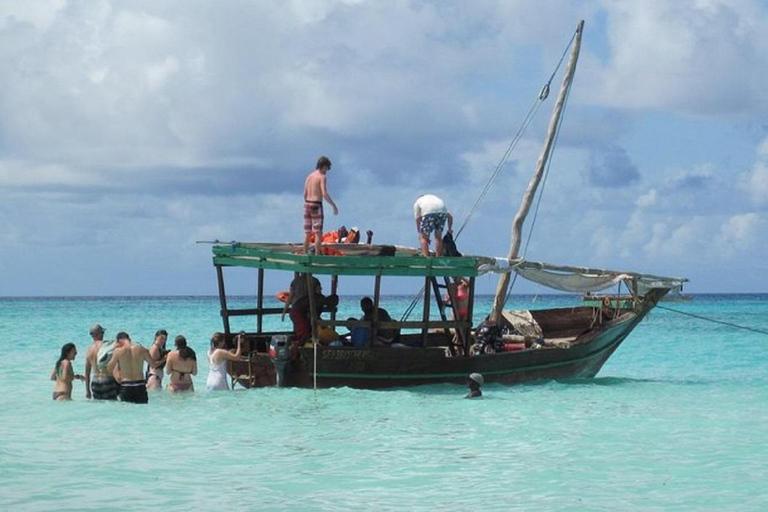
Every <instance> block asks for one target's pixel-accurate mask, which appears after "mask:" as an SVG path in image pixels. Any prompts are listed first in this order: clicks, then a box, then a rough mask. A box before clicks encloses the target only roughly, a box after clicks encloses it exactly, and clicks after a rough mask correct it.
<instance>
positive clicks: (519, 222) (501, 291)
mask: <svg viewBox="0 0 768 512" xmlns="http://www.w3.org/2000/svg"><path fill="white" fill-rule="evenodd" d="M583 30H584V20H581V21H580V22H579V24H578V26H577V27H576V37H575V40H574V42H573V48H572V49H571V55H570V57H569V59H568V65H567V67H566V68H565V76H564V77H563V83H562V85H561V86H560V93H559V94H558V96H557V102H556V103H555V107H554V109H553V110H552V119H550V121H549V130H548V131H547V138H546V140H545V141H544V147H543V148H542V149H541V154H540V155H539V160H538V161H537V162H536V171H535V172H534V174H533V177H532V178H531V181H530V183H528V188H527V189H526V191H525V195H524V196H523V201H522V203H521V204H520V209H519V210H518V211H517V215H515V220H514V221H513V222H512V243H511V244H510V247H509V256H508V258H509V259H510V260H512V259H515V258H517V257H518V253H519V252H520V242H521V240H522V231H523V223H524V222H525V217H526V216H527V215H528V211H529V210H530V209H531V204H532V203H533V198H534V196H535V195H536V189H537V188H538V187H539V183H540V182H541V178H542V177H543V176H544V169H545V168H546V166H547V160H548V159H549V155H550V153H551V151H552V145H553V144H554V141H555V135H557V127H558V125H559V124H560V116H561V115H562V112H563V106H564V104H565V99H566V97H567V96H568V90H569V89H570V87H571V82H572V81H573V74H574V72H575V71H576V62H577V61H578V60H579V49H580V48H581V34H582V32H583ZM509 276H510V274H509V273H505V274H501V277H500V278H499V284H498V286H497V287H496V296H495V297H494V299H493V310H492V311H491V318H490V320H491V321H492V322H498V321H499V320H500V319H501V310H502V308H503V307H504V301H505V299H506V297H507V290H508V288H509V279H510V277H509Z"/></svg>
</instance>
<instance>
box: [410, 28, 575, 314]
mask: <svg viewBox="0 0 768 512" xmlns="http://www.w3.org/2000/svg"><path fill="white" fill-rule="evenodd" d="M575 40H576V32H574V33H573V35H572V36H571V40H570V41H569V42H568V44H567V45H566V47H565V50H563V54H562V55H561V56H560V60H559V61H558V63H557V66H555V69H554V70H553V71H552V74H551V75H550V77H549V80H547V83H546V84H544V86H543V87H542V89H541V91H540V92H539V94H538V95H537V96H536V99H534V100H533V103H532V104H531V107H530V108H529V109H528V113H527V114H526V115H525V118H524V119H523V122H522V124H521V125H520V127H519V128H518V129H517V132H515V135H514V136H513V137H512V140H511V141H510V143H509V145H508V146H507V150H506V151H505V152H504V154H503V155H502V157H501V159H500V160H499V163H497V164H496V167H495V168H494V170H493V173H491V177H490V178H489V179H488V181H487V182H486V184H485V186H484V187H483V190H482V191H481V192H480V195H479V196H478V198H477V200H476V201H475V202H474V204H473V205H472V207H471V208H470V209H469V212H468V213H467V215H466V216H465V217H464V221H463V222H462V223H461V226H460V227H459V229H458V230H457V231H456V235H455V236H454V239H456V240H457V239H458V238H459V236H460V235H461V233H462V232H463V231H464V228H465V227H466V226H467V224H468V223H469V221H470V219H471V218H472V215H474V213H475V212H476V211H477V208H478V207H479V206H480V203H482V202H483V200H484V199H485V196H486V195H487V194H488V191H489V190H490V189H491V186H492V185H493V183H494V182H495V181H496V178H498V176H499V174H501V170H502V169H503V168H504V165H505V164H506V163H507V160H508V159H509V155H510V154H512V151H513V150H514V149H515V148H516V147H517V144H518V143H519V142H520V140H521V139H522V138H523V134H524V133H525V131H526V129H527V128H528V126H529V125H530V124H531V122H532V121H533V119H534V118H535V117H536V113H537V112H538V111H539V107H540V106H541V105H542V103H544V101H545V100H546V99H547V97H549V89H550V85H551V84H552V80H554V78H555V76H556V75H557V72H558V70H559V69H560V66H562V65H563V61H564V60H565V57H566V55H568V50H569V49H570V48H571V45H572V44H573V42H574V41H575ZM568 94H569V95H570V91H568ZM566 101H567V98H566ZM563 108H565V105H563ZM561 123H562V118H561V120H560V122H559V123H558V132H559V126H560V124H561ZM552 150H554V145H553V147H552ZM550 153H551V152H550ZM550 160H551V159H550ZM549 165H551V164H550V163H549V162H548V165H547V171H546V172H547V174H548V172H549ZM545 180H546V174H545ZM540 201H541V195H539V202H540ZM536 212H538V203H537V206H536ZM534 222H535V216H534ZM532 230H533V225H531V231H532ZM528 237H529V241H530V233H529V235H528ZM527 247H528V242H526V249H527ZM516 280H517V274H515V276H514V278H513V281H512V285H511V286H510V287H509V289H508V291H507V294H506V297H505V298H504V303H505V304H506V302H507V299H508V298H509V290H511V288H512V287H513V286H514V284H515V281H516ZM423 294H424V287H422V288H421V291H419V293H418V294H416V296H415V297H414V298H413V300H412V301H411V304H410V305H409V306H408V308H406V310H405V312H404V313H403V316H402V318H401V321H405V320H406V319H408V317H409V316H410V314H411V313H412V312H413V309H414V308H415V307H416V304H417V303H418V302H419V301H420V299H421V297H422V295H423Z"/></svg>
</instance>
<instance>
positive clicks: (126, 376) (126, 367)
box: [107, 332, 152, 404]
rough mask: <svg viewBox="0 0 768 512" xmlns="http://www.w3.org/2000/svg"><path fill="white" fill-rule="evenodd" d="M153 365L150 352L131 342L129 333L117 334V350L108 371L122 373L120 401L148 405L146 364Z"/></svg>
mask: <svg viewBox="0 0 768 512" xmlns="http://www.w3.org/2000/svg"><path fill="white" fill-rule="evenodd" d="M145 361H146V363H147V365H150V364H152V358H151V357H150V356H149V350H147V349H146V348H144V347H142V346H141V345H138V344H134V343H132V342H131V337H130V336H128V333H127V332H119V333H117V348H116V349H115V353H114V354H113V355H112V359H110V361H109V364H108V365H107V369H108V370H109V372H110V373H113V372H114V371H115V369H118V370H119V371H120V401H121V402H132V403H134V404H146V403H147V402H149V397H148V396H147V382H146V381H145V380H144V362H145Z"/></svg>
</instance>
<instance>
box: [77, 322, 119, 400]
mask: <svg viewBox="0 0 768 512" xmlns="http://www.w3.org/2000/svg"><path fill="white" fill-rule="evenodd" d="M89 333H90V335H91V338H92V339H93V343H91V346H90V347H88V350H86V351H85V398H91V393H93V398H95V399H96V400H117V395H118V393H119V392H120V384H118V383H117V381H116V380H115V379H114V377H113V376H112V373H111V372H110V371H109V370H108V369H107V364H108V363H109V360H110V358H111V357H112V352H114V350H115V342H114V341H112V340H110V341H104V328H103V327H102V326H101V325H99V324H96V325H94V326H93V327H91V329H90V331H89ZM91 371H93V372H94V375H93V380H91Z"/></svg>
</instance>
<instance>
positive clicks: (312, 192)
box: [304, 156, 339, 254]
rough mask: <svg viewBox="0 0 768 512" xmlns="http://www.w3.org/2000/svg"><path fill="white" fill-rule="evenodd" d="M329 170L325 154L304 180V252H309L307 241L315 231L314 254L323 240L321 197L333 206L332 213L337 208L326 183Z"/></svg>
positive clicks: (335, 211) (337, 212) (336, 213)
mask: <svg viewBox="0 0 768 512" xmlns="http://www.w3.org/2000/svg"><path fill="white" fill-rule="evenodd" d="M330 170H331V161H330V160H329V159H328V157H326V156H321V157H320V158H318V159H317V167H316V168H315V170H314V171H312V172H311V173H309V175H308V176H307V179H306V180H305V181H304V254H307V253H308V252H309V241H310V238H311V237H312V232H314V233H315V254H320V244H321V243H322V240H323V199H325V200H326V201H328V204H330V205H331V206H332V207H333V214H334V215H338V214H339V209H338V208H337V207H336V203H334V202H333V199H331V195H330V194H329V193H328V188H327V185H326V176H325V175H326V173H327V172H328V171H330Z"/></svg>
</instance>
